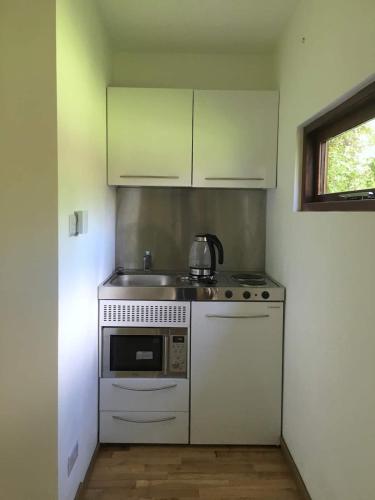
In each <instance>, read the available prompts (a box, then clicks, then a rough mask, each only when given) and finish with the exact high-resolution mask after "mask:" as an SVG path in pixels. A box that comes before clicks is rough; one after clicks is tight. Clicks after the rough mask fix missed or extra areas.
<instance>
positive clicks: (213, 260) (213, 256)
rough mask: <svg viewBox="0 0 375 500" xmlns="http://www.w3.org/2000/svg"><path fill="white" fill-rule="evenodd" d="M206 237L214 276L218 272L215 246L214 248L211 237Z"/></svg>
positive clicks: (211, 270) (211, 271)
mask: <svg viewBox="0 0 375 500" xmlns="http://www.w3.org/2000/svg"><path fill="white" fill-rule="evenodd" d="M206 236H207V245H208V249H209V250H210V257H211V269H210V273H211V275H213V274H214V272H215V271H216V253H215V246H214V242H213V240H212V239H211V238H209V237H208V236H209V235H206Z"/></svg>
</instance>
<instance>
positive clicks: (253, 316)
mask: <svg viewBox="0 0 375 500" xmlns="http://www.w3.org/2000/svg"><path fill="white" fill-rule="evenodd" d="M269 317H270V315H269V314H253V315H251V316H250V315H246V316H242V315H235V314H233V315H226V314H206V318H226V319H250V318H269Z"/></svg>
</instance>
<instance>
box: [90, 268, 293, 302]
mask: <svg viewBox="0 0 375 500" xmlns="http://www.w3.org/2000/svg"><path fill="white" fill-rule="evenodd" d="M234 274H235V271H221V272H218V273H217V276H216V278H217V279H216V282H212V283H202V282H195V281H192V280H190V279H189V277H188V275H187V273H186V272H185V273H184V272H173V271H148V272H145V271H137V270H129V271H128V270H124V269H118V270H116V271H115V272H114V273H113V274H112V275H111V276H110V277H109V278H107V279H106V280H105V281H104V282H103V283H102V284H101V285H100V286H99V290H98V297H99V299H101V300H176V301H177V300H178V301H206V300H209V301H211V300H219V301H220V300H221V301H223V300H224V301H227V300H233V301H243V300H245V301H261V302H263V301H265V300H269V301H283V300H284V298H285V289H284V287H282V285H280V284H279V283H277V282H276V281H274V280H272V279H271V278H269V277H268V276H267V275H265V274H262V276H263V277H264V283H263V284H260V285H254V284H251V285H249V284H246V283H239V282H237V281H235V280H234V279H233V275H234Z"/></svg>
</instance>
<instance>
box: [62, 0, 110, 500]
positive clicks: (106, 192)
mask: <svg viewBox="0 0 375 500" xmlns="http://www.w3.org/2000/svg"><path fill="white" fill-rule="evenodd" d="M108 61H109V56H108V51H107V47H106V40H105V37H104V35H103V32H102V29H101V25H100V23H99V20H98V18H97V15H96V12H95V10H94V8H93V2H92V1H91V0H79V1H77V0H61V1H60V2H57V97H58V148H59V149H58V180H59V498H60V500H71V499H73V498H74V495H75V492H76V490H77V487H78V485H79V482H80V481H82V479H83V477H84V475H85V472H86V470H87V466H88V464H89V461H90V458H91V456H92V453H93V451H94V449H95V446H96V443H97V404H98V401H97V394H98V321H97V320H98V311H97V286H98V284H99V283H100V281H102V280H103V279H104V278H105V277H106V276H107V275H108V274H110V272H111V271H112V270H113V268H114V235H115V229H114V211H115V210H114V190H111V189H110V188H108V187H107V186H106V83H107V77H108V65H107V63H108ZM80 209H81V210H88V219H89V222H88V227H89V231H88V234H85V235H81V236H78V237H69V235H68V218H69V214H71V213H73V211H74V210H80ZM76 441H78V442H79V457H78V461H77V463H76V465H75V467H74V469H73V472H72V474H71V476H70V477H69V478H68V476H67V458H68V455H69V454H70V452H71V450H72V449H73V447H74V444H75V443H76Z"/></svg>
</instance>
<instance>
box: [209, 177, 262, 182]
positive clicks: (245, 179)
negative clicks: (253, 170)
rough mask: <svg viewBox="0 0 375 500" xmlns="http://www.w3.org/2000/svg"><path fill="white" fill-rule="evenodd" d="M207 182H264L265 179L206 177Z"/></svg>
mask: <svg viewBox="0 0 375 500" xmlns="http://www.w3.org/2000/svg"><path fill="white" fill-rule="evenodd" d="M205 180H206V181H264V177H205Z"/></svg>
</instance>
